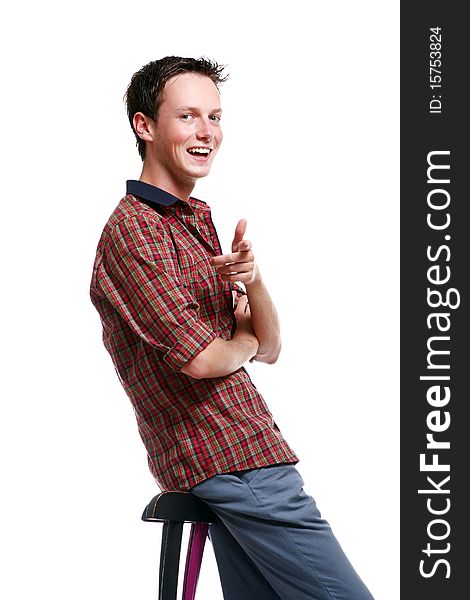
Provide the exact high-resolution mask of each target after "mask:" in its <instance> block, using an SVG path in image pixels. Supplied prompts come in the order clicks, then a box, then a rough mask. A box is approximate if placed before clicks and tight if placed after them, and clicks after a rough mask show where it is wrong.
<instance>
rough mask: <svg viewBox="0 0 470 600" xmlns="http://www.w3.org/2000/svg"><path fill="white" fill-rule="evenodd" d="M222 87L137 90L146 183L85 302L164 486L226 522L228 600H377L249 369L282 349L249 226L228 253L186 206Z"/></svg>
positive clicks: (192, 68)
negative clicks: (307, 488)
mask: <svg viewBox="0 0 470 600" xmlns="http://www.w3.org/2000/svg"><path fill="white" fill-rule="evenodd" d="M222 72H223V68H222V67H220V66H218V65H217V64H215V63H212V62H210V61H208V60H206V59H192V58H180V57H173V56H170V57H165V58H162V59H161V60H157V61H154V62H151V63H149V64H147V65H145V66H144V67H142V69H140V71H138V72H137V73H135V74H134V76H133V77H132V80H131V82H130V84H129V87H128V89H127V94H126V101H127V109H128V115H129V120H130V123H131V126H132V128H133V131H134V133H135V136H136V139H137V144H138V148H139V153H140V155H141V157H142V160H143V169H142V173H141V176H140V180H139V181H128V182H127V194H126V196H125V197H124V198H123V199H122V200H121V201H120V203H119V204H118V206H117V208H116V209H115V211H114V212H113V214H112V215H111V217H110V219H109V221H108V223H107V224H106V226H105V228H104V231H103V234H102V237H101V239H100V242H99V245H98V249H97V255H96V260H95V265H94V270H93V277H92V283H91V298H92V301H93V303H94V305H95V307H96V308H97V310H98V312H99V314H100V317H101V321H102V324H103V340H104V344H105V346H106V348H107V350H108V351H109V353H110V355H111V357H112V359H113V362H114V365H115V367H116V370H117V372H118V375H119V377H120V380H121V382H122V385H123V387H124V389H125V390H126V392H127V394H128V396H129V398H130V400H131V402H132V403H133V406H134V410H135V414H136V417H137V422H138V427H139V432H140V435H141V437H142V440H143V442H144V444H145V446H146V448H147V452H148V460H149V466H150V470H151V472H152V474H153V476H154V478H155V480H156V482H157V483H158V485H159V486H160V487H161V488H162V489H172V490H191V491H192V492H193V493H194V494H196V495H197V496H199V497H200V498H202V499H203V500H204V501H206V502H207V503H208V504H209V505H210V506H211V507H212V509H213V510H214V511H215V512H216V513H218V514H219V516H220V517H221V523H219V524H216V525H212V526H211V529H210V539H211V541H212V544H213V547H214V552H215V556H216V560H217V564H218V567H219V570H220V576H221V583H222V588H223V592H224V598H225V599H226V600H227V599H228V600H235V599H237V600H251V599H253V600H255V599H256V600H267V599H272V600H279V599H280V598H282V599H283V600H290V599H292V600H313V599H315V600H371V598H372V596H371V595H370V593H369V591H368V590H367V588H366V587H365V586H364V584H363V583H362V581H361V580H360V578H359V577H358V575H357V574H356V572H355V571H354V569H353V568H352V566H351V565H350V563H349V561H348V559H347V558H346V556H345V555H344V553H343V552H342V550H341V548H340V546H339V544H338V542H337V540H336V539H335V537H334V535H333V533H332V531H331V529H330V527H329V525H328V523H327V522H326V521H325V520H323V519H322V518H321V516H320V513H319V512H318V510H317V508H316V506H315V502H314V500H313V498H311V497H310V496H308V495H307V494H306V493H305V492H304V491H303V487H302V486H303V481H302V478H301V476H300V474H299V473H298V471H297V470H296V468H295V466H294V465H295V464H296V463H297V462H298V458H297V456H296V455H295V453H294V452H293V451H292V449H291V448H290V447H289V445H288V444H287V442H286V441H285V439H284V438H283V436H282V434H281V432H280V430H279V428H278V426H277V425H276V423H275V422H274V421H273V418H272V415H271V413H270V412H269V410H268V407H267V406H266V403H265V401H264V399H263V397H262V396H261V395H260V393H259V392H258V391H257V389H256V387H255V385H254V384H253V383H252V381H251V379H250V377H249V375H248V373H247V371H246V370H245V368H244V367H243V365H244V364H245V363H246V362H247V361H248V360H250V361H261V362H266V363H270V364H271V363H274V362H275V361H276V360H277V357H278V355H279V352H280V347H281V341H280V334H279V321H278V316H277V313H276V309H275V307H274V305H273V303H272V301H271V298H270V296H269V293H268V291H267V289H266V287H265V285H264V283H263V280H262V278H261V274H260V270H259V268H258V266H257V264H256V262H255V258H254V254H253V250H252V245H251V242H249V241H248V240H245V239H244V234H245V229H246V221H245V220H243V219H242V220H240V221H239V222H238V224H237V226H236V227H235V233H234V238H233V242H232V248H231V252H230V253H228V254H223V253H222V249H221V247H220V243H219V240H218V237H217V233H216V230H215V227H214V225H213V223H212V220H211V213H210V208H209V206H208V205H207V204H206V203H204V202H202V201H201V200H197V199H196V198H194V197H192V196H191V194H192V191H193V188H194V185H195V183H196V181H197V180H198V179H199V178H200V177H205V176H206V175H208V173H209V171H210V168H211V166H212V162H213V160H214V157H215V155H216V154H217V151H218V149H219V147H220V144H221V142H222V130H221V113H222V111H221V106H220V95H219V91H218V86H219V84H220V83H221V82H222V81H224V77H223V75H222ZM236 282H238V283H240V282H242V283H243V284H244V286H245V290H244V289H242V288H241V287H240V286H239V285H238V284H237V283H236Z"/></svg>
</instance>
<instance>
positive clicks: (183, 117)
mask: <svg viewBox="0 0 470 600" xmlns="http://www.w3.org/2000/svg"><path fill="white" fill-rule="evenodd" d="M180 119H181V120H182V121H191V119H193V115H191V114H189V113H184V114H183V115H180Z"/></svg>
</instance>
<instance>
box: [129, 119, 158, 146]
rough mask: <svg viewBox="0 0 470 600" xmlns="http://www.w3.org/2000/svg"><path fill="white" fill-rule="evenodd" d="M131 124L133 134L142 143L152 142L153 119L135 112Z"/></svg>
mask: <svg viewBox="0 0 470 600" xmlns="http://www.w3.org/2000/svg"><path fill="white" fill-rule="evenodd" d="M132 124H133V125H134V130H135V132H136V133H137V135H138V136H139V137H140V138H141V139H142V140H144V142H153V139H154V130H153V119H151V118H150V117H147V116H146V115H144V113H141V112H137V113H135V115H134V118H133V119H132Z"/></svg>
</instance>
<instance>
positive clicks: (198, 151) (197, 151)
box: [188, 148, 211, 154]
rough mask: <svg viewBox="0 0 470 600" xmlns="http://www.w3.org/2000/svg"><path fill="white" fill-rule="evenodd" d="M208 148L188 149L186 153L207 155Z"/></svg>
mask: <svg viewBox="0 0 470 600" xmlns="http://www.w3.org/2000/svg"><path fill="white" fill-rule="evenodd" d="M210 151H211V149H210V148H190V149H189V150H188V152H190V153H191V154H209V152H210Z"/></svg>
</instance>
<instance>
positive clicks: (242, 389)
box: [90, 181, 298, 490]
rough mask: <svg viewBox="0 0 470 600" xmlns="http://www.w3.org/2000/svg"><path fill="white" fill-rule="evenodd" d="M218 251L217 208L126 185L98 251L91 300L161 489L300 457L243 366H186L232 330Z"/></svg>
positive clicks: (138, 184)
mask: <svg viewBox="0 0 470 600" xmlns="http://www.w3.org/2000/svg"><path fill="white" fill-rule="evenodd" d="M219 254H222V250H221V247H220V242H219V240H218V237H217V233H216V231H215V227H214V224H213V222H212V219H211V214H210V208H209V206H208V205H207V204H206V203H205V202H202V201H200V200H196V199H195V198H190V200H189V202H182V201H181V200H179V199H177V198H176V197H174V196H172V195H171V194H169V193H167V192H165V191H163V190H161V189H159V188H156V187H154V186H152V185H149V184H146V183H143V182H140V181H128V182H127V195H126V196H125V197H124V198H123V199H122V200H121V201H120V203H119V204H118V206H117V207H116V209H115V210H114V212H113V214H112V215H111V217H110V219H109V221H108V223H107V224H106V225H105V227H104V230H103V234H102V236H101V239H100V241H99V244H98V249H97V254H96V260H95V264H94V269H93V276H92V282H91V290H90V292H91V299H92V302H93V304H94V306H95V307H96V309H97V310H98V312H99V314H100V317H101V322H102V325H103V341H104V345H105V347H106V349H107V350H108V352H109V353H110V355H111V358H112V360H113V363H114V366H115V368H116V371H117V373H118V375H119V378H120V380H121V383H122V385H123V387H124V389H125V391H126V393H127V395H128V396H129V398H130V400H131V402H132V404H133V406H134V411H135V414H136V418H137V424H138V428H139V433H140V436H141V438H142V440H143V442H144V444H145V446H146V449H147V453H148V462H149V467H150V471H151V473H152V475H153V476H154V478H155V480H156V482H157V484H158V485H159V486H160V488H162V489H164V490H171V489H172V490H187V489H189V488H191V487H192V486H194V485H196V484H197V483H200V482H201V481H203V480H205V479H207V478H208V477H212V476H213V475H216V474H218V473H226V472H229V471H234V470H242V469H251V468H256V467H262V466H267V465H272V464H279V463H296V462H298V458H297V457H296V455H295V454H294V452H293V451H292V450H291V449H290V447H289V446H288V444H287V443H286V441H285V440H284V438H283V436H282V434H281V432H280V431H279V429H278V427H277V425H276V424H275V423H274V421H273V417H272V415H271V413H270V412H269V410H268V407H267V406H266V403H265V401H264V400H263V398H262V396H261V395H260V393H259V392H258V391H257V389H256V387H255V385H254V384H253V383H252V381H251V379H250V377H249V375H248V373H247V371H246V370H245V368H244V367H241V368H240V369H238V370H237V371H235V372H234V373H231V374H230V375H227V376H225V377H214V378H206V379H195V378H192V377H190V376H189V375H185V374H184V373H182V372H181V368H182V367H183V365H184V364H185V363H186V362H187V361H189V360H191V359H193V358H194V357H195V356H196V355H197V354H199V352H201V351H202V350H204V348H206V346H208V344H210V343H211V342H212V341H213V340H214V339H215V338H216V337H220V338H222V339H226V340H229V339H231V337H232V335H233V332H234V330H235V327H236V319H235V316H234V311H233V297H232V290H234V291H236V292H237V298H239V297H240V294H244V293H245V292H244V290H242V289H241V288H240V287H239V286H236V285H235V284H231V283H224V282H223V281H222V280H221V279H220V277H219V276H218V275H217V273H216V272H215V270H214V269H213V268H212V267H211V266H210V265H209V263H208V259H209V258H210V257H211V256H216V255H219Z"/></svg>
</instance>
